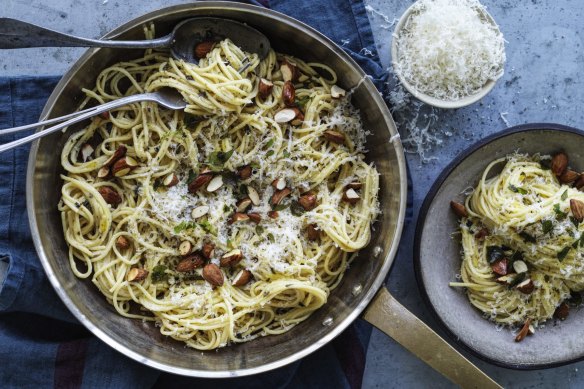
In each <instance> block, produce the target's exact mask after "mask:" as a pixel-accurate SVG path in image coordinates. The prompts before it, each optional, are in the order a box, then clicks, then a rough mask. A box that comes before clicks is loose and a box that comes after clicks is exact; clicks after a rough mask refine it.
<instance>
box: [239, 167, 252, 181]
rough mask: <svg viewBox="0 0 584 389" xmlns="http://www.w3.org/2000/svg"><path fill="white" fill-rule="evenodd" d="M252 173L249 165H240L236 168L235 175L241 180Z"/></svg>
mask: <svg viewBox="0 0 584 389" xmlns="http://www.w3.org/2000/svg"><path fill="white" fill-rule="evenodd" d="M252 173H253V169H252V168H251V166H249V165H245V166H242V167H240V168H239V169H238V170H237V176H238V177H239V178H240V179H242V180H247V179H248V178H250V177H251V175H252Z"/></svg>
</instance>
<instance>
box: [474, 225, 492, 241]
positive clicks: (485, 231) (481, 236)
mask: <svg viewBox="0 0 584 389" xmlns="http://www.w3.org/2000/svg"><path fill="white" fill-rule="evenodd" d="M487 236H489V229H488V228H487V227H483V228H481V229H480V230H479V231H478V232H477V233H476V234H475V238H477V239H484V238H486V237H487Z"/></svg>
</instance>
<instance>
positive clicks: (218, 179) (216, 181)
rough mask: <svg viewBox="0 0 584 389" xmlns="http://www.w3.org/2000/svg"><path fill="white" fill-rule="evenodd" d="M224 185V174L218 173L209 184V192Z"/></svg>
mask: <svg viewBox="0 0 584 389" xmlns="http://www.w3.org/2000/svg"><path fill="white" fill-rule="evenodd" d="M222 186H223V176H222V175H218V176H215V177H213V179H212V180H211V181H209V184H208V185H207V192H215V191H216V190H217V189H219V188H221V187H222Z"/></svg>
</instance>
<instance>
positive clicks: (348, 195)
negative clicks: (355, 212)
mask: <svg viewBox="0 0 584 389" xmlns="http://www.w3.org/2000/svg"><path fill="white" fill-rule="evenodd" d="M359 199H360V197H359V194H358V193H357V192H355V189H353V188H349V189H347V190H346V191H345V193H343V201H346V202H347V203H349V204H355V203H357V201H359Z"/></svg>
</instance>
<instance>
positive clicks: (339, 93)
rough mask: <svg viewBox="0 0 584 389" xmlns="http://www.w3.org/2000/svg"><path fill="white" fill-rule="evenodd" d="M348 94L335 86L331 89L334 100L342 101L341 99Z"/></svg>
mask: <svg viewBox="0 0 584 389" xmlns="http://www.w3.org/2000/svg"><path fill="white" fill-rule="evenodd" d="M346 93H347V92H346V91H345V90H344V89H343V88H341V87H340V86H337V85H333V86H332V87H331V97H332V98H333V99H340V98H341V97H344V96H345V94H346Z"/></svg>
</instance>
